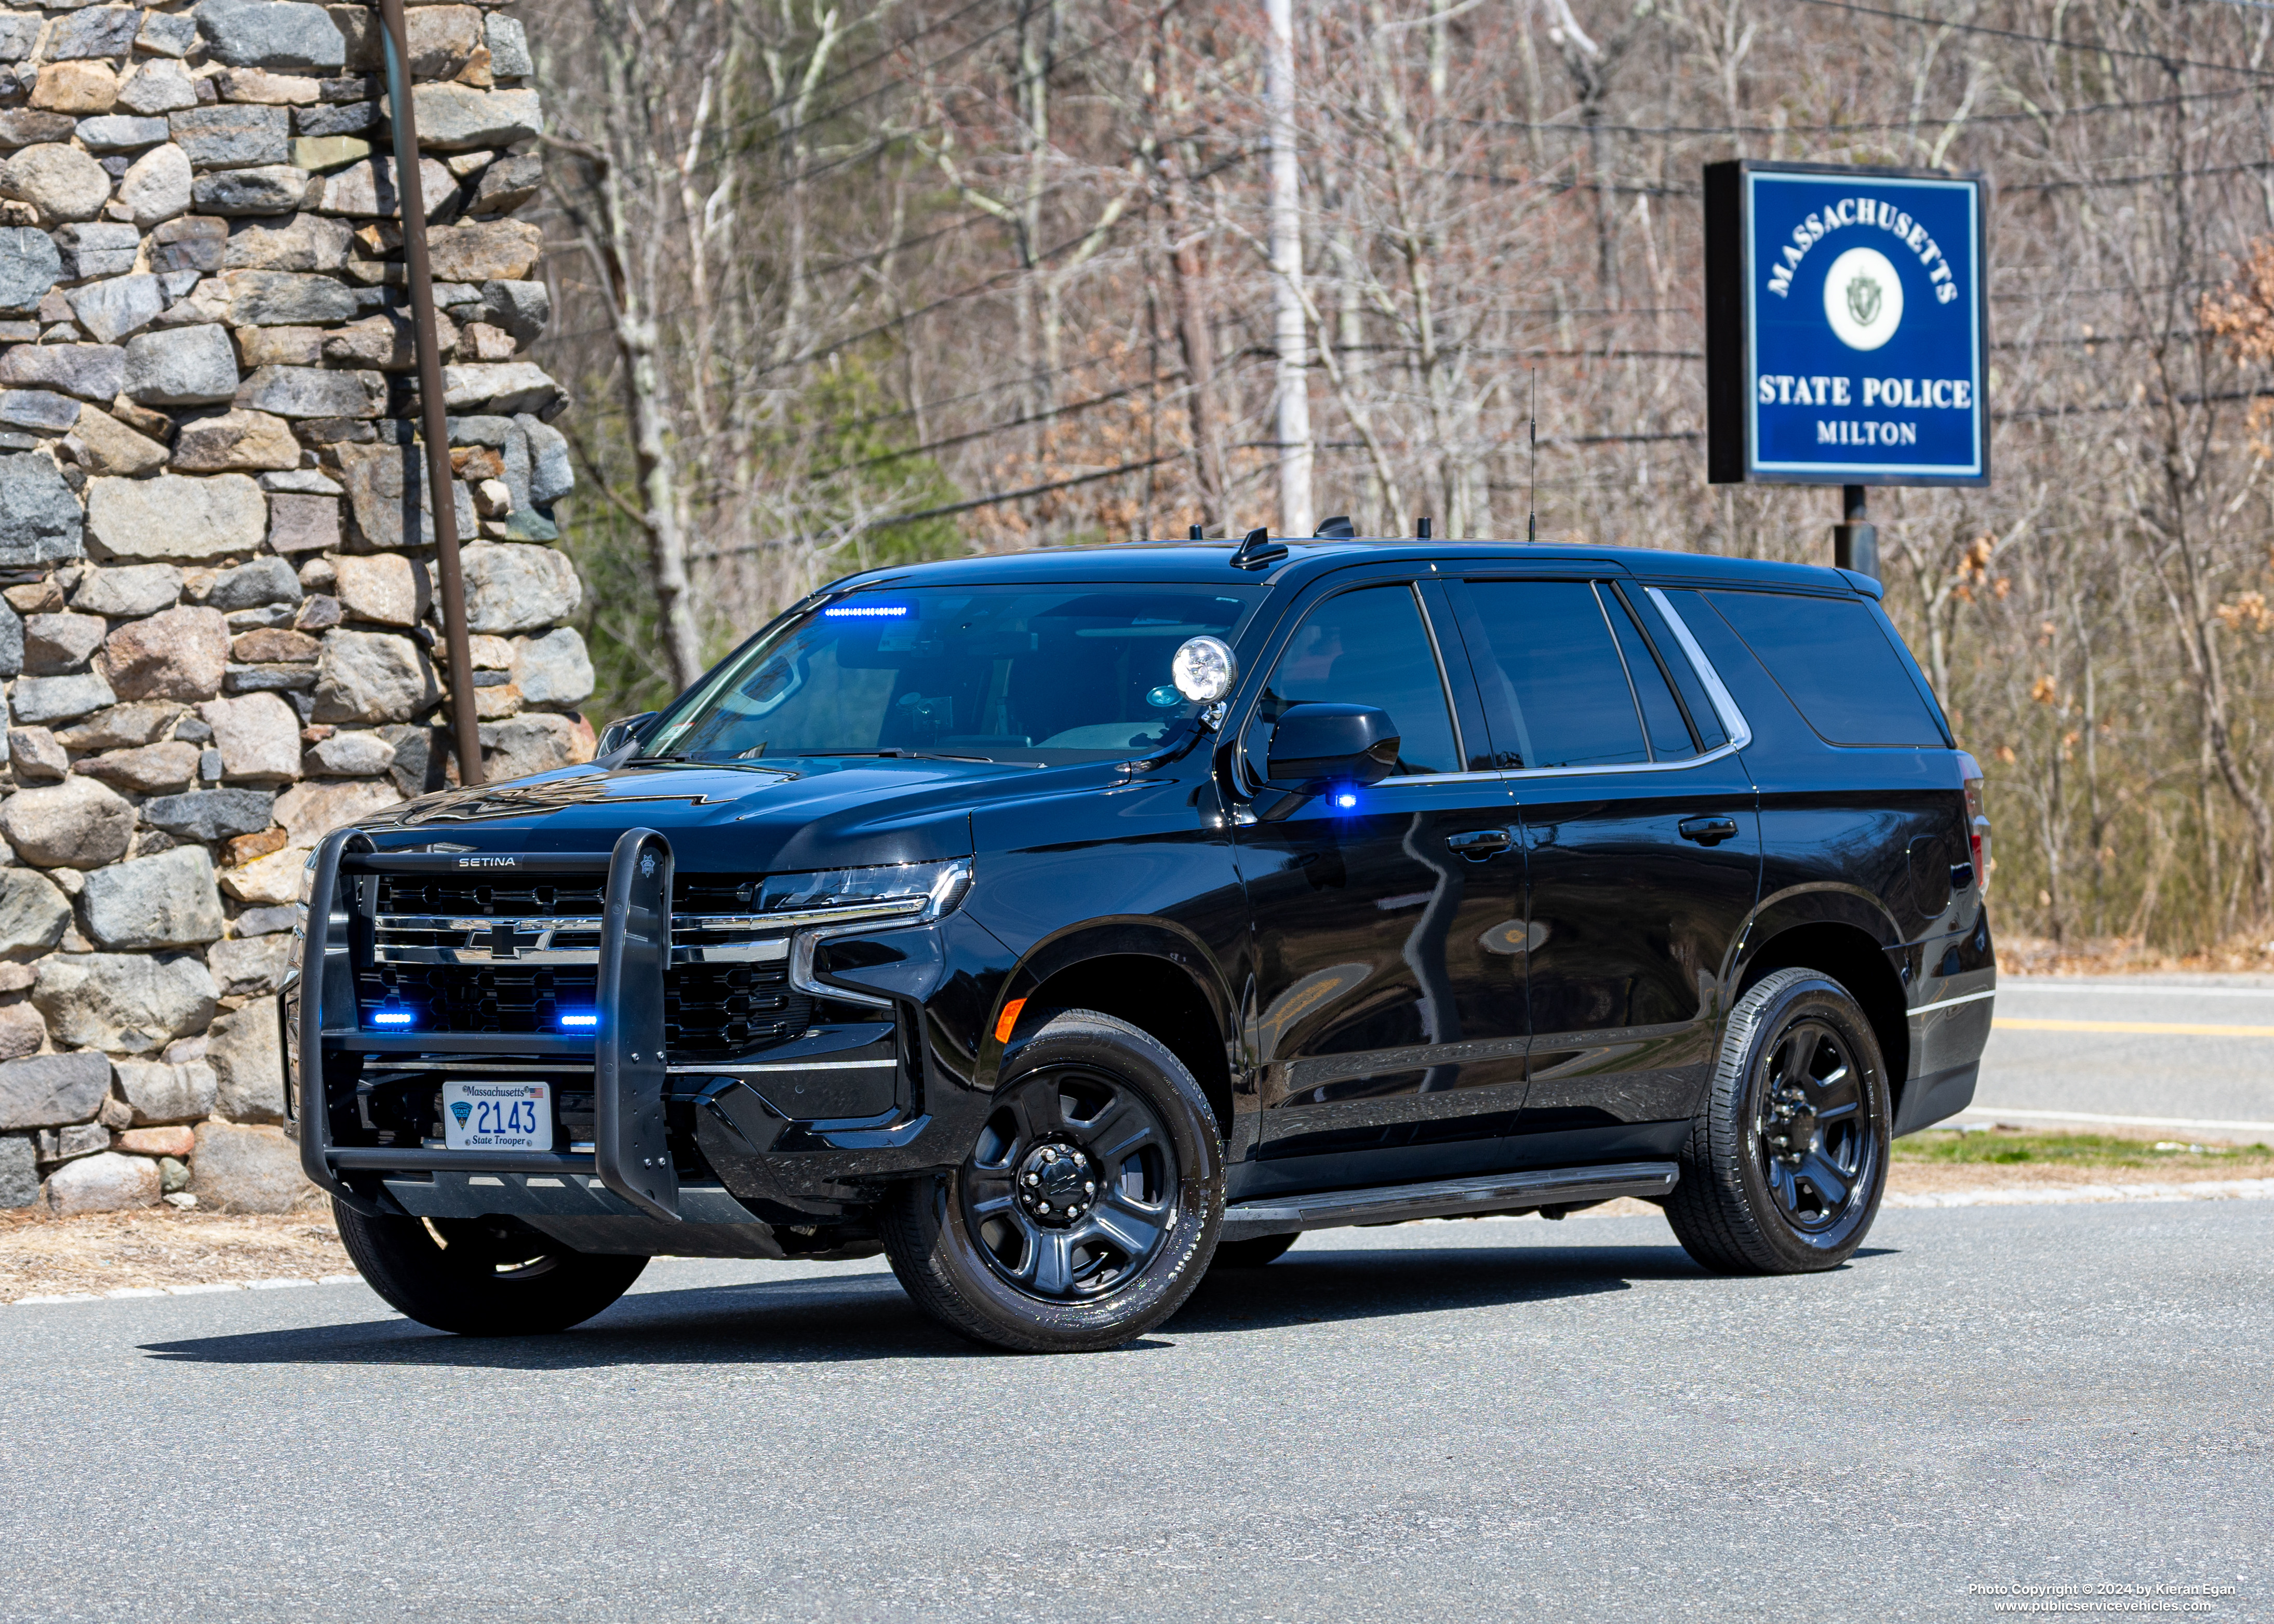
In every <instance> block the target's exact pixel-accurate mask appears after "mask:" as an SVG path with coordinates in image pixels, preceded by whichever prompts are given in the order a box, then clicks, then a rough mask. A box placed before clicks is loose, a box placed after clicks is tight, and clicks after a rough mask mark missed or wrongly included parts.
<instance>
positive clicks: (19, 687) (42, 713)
mask: <svg viewBox="0 0 2274 1624" xmlns="http://www.w3.org/2000/svg"><path fill="white" fill-rule="evenodd" d="M117 701H118V695H116V694H114V693H112V692H111V691H110V684H109V683H108V682H106V681H104V680H102V673H99V672H92V671H90V672H87V673H84V674H82V675H79V676H75V677H26V678H24V679H22V680H20V681H19V682H18V683H17V684H16V689H15V692H14V693H12V694H11V695H9V697H8V708H9V710H11V711H13V712H15V716H16V719H17V720H18V721H19V722H28V723H31V724H32V725H33V726H44V725H46V724H48V723H50V722H68V721H70V720H71V719H72V718H74V717H81V716H85V715H86V714H87V712H88V711H100V710H102V708H103V707H104V706H106V705H110V704H116V703H117Z"/></svg>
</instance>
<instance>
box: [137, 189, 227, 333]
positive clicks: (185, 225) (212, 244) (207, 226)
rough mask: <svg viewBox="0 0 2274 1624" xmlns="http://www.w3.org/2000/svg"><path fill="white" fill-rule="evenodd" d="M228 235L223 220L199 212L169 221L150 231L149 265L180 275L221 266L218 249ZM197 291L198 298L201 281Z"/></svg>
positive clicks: (201, 294)
mask: <svg viewBox="0 0 2274 1624" xmlns="http://www.w3.org/2000/svg"><path fill="white" fill-rule="evenodd" d="M228 236H229V222H227V221H226V220H208V219H207V217H206V216H205V215H203V214H188V215H184V216H183V217H182V218H181V219H178V220H169V221H168V222H165V224H163V225H162V226H159V227H157V228H155V229H153V230H152V231H151V233H150V268H151V269H152V270H154V271H162V272H168V273H173V272H180V273H183V274H187V273H188V272H191V271H200V272H203V271H217V270H219V269H221V260H222V244H223V243H224V241H225V240H226V239H227V237H228ZM197 291H198V295H199V297H203V296H204V294H205V291H206V290H205V287H204V284H202V283H200V285H199V287H198V289H197ZM215 320H220V318H219V317H216V318H215Z"/></svg>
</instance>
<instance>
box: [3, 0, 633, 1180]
mask: <svg viewBox="0 0 2274 1624" xmlns="http://www.w3.org/2000/svg"><path fill="white" fill-rule="evenodd" d="M409 19H410V21H409V33H410V49H411V56H412V64H411V66H412V70H413V72H414V74H415V75H416V77H417V78H418V79H419V80H420V81H422V82H420V83H419V84H418V86H417V87H416V90H415V92H414V94H415V95H416V98H417V103H418V109H417V110H418V127H419V134H420V138H421V141H422V145H423V147H424V148H425V151H424V153H423V154H422V157H421V165H420V173H421V177H422V180H423V184H424V185H425V202H426V205H427V207H428V210H429V213H430V220H431V242H432V250H433V268H434V276H435V280H436V282H437V283H438V287H437V289H436V297H437V299H438V302H439V304H440V306H441V310H442V319H441V323H440V325H441V328H442V342H443V343H444V344H445V346H447V347H448V361H449V365H448V367H447V369H446V384H447V387H448V394H449V401H448V404H449V409H450V410H451V412H452V413H453V414H454V415H453V417H452V429H451V446H452V449H451V458H452V462H453V463H454V465H455V466H456V469H457V470H458V474H459V478H458V480H457V482H456V483H455V484H454V485H453V487H452V490H451V492H450V497H451V500H453V501H454V503H455V504H456V510H457V515H458V529H459V534H460V536H461V538H463V541H464V543H465V544H466V545H465V551H464V562H465V577H466V583H467V595H468V612H469V619H470V621H471V628H472V630H473V632H474V633H475V635H474V638H473V650H472V656H473V658H472V665H473V667H474V669H473V670H472V671H471V673H465V675H466V679H467V680H471V682H472V683H473V684H474V687H475V692H476V697H477V700H478V704H479V708H480V714H481V716H482V718H484V721H483V742H484V747H485V754H486V756H487V757H488V768H487V771H488V775H489V777H490V778H492V779H493V780H496V779H501V778H514V777H517V776H519V775H521V774H523V773H526V772H531V771H539V770H542V769H544V768H547V767H553V766H558V765H561V764H564V763H569V762H575V761H582V760H588V759H590V757H591V749H592V734H591V728H590V727H589V726H587V724H586V723H585V721H584V718H582V717H581V716H579V715H578V714H577V712H576V706H577V705H578V703H580V702H582V701H583V700H584V698H585V697H586V695H589V694H590V693H591V687H592V676H591V665H590V664H589V663H588V662H587V660H586V658H585V655H584V643H583V642H582V640H581V639H580V638H579V637H578V635H577V634H576V632H575V631H574V630H571V629H568V628H555V622H557V621H559V620H563V619H565V618H566V617H568V616H569V614H571V613H573V612H574V611H575V609H576V605H577V599H578V587H577V583H576V575H575V572H574V571H573V570H572V569H571V568H569V563H568V560H566V559H564V558H563V557H561V554H559V553H555V552H553V550H552V549H550V548H548V547H546V546H545V545H543V544H544V543H545V542H546V541H549V540H551V539H553V536H554V534H555V531H554V529H553V522H552V517H551V508H552V505H553V502H554V501H556V500H558V499H559V498H560V497H561V496H562V495H563V494H565V493H566V492H568V490H569V485H570V483H571V474H570V470H569V455H568V447H567V445H566V443H565V442H564V441H563V440H562V439H561V435H560V434H559V433H558V432H556V431H554V430H553V429H551V428H549V427H547V426H546V418H547V417H551V416H553V415H554V414H555V413H556V412H557V411H558V410H559V409H560V407H561V404H562V401H561V393H560V391H559V390H558V389H557V388H556V387H554V385H553V380H551V379H549V378H547V377H546V374H545V373H544V372H542V371H540V370H539V369H538V367H536V366H535V365H531V363H529V362H527V361H525V360H521V359H517V358H516V357H517V356H518V355H519V353H520V352H521V350H523V349H524V348H525V347H526V346H527V345H528V344H529V343H530V342H531V341H532V340H533V339H535V338H536V337H537V335H538V333H539V331H540V330H541V329H542V327H543V326H544V324H545V321H546V316H547V314H548V312H549V310H550V303H549V300H548V299H547V297H546V289H545V285H544V283H543V282H539V281H537V280H535V279H534V277H535V266H536V261H537V257H538V245H539V237H538V231H537V229H535V228H534V227H533V226H531V225H529V224H527V223H526V222H521V221H516V220H515V219H513V218H512V214H513V211H514V210H515V209H516V207H519V206H520V205H521V204H523V203H524V202H526V201H527V200H528V199H530V197H531V195H532V193H533V192H535V190H536V188H537V185H538V177H539V166H540V159H539V157H538V153H537V150H536V141H535V139H534V138H535V136H536V134H537V131H538V105H537V93H536V92H535V91H534V90H531V89H527V88H523V87H522V80H523V78H524V77H525V76H526V75H527V74H528V73H529V72H530V71H531V69H530V61H529V54H528V48H527V42H526V41H525V39H524V37H523V32H522V28H521V25H520V24H519V23H518V22H517V21H516V20H514V19H511V18H508V17H506V16H504V15H502V14H501V12H499V11H496V10H495V9H493V8H492V7H490V6H487V5H484V4H415V3H414V4H412V6H411V8H410V13H409ZM381 65H382V64H381V56H380V34H379V14H378V11H377V10H376V9H375V8H369V9H367V8H365V6H363V5H359V4H357V5H331V6H325V5H319V4H298V3H296V0H201V3H200V4H154V5H149V6H140V5H134V4H100V3H98V4H70V3H69V0H62V3H60V4H56V5H55V6H52V7H50V8H49V9H48V10H45V11H23V10H14V11H11V10H5V9H0V199H4V201H0V587H4V597H5V605H4V606H0V678H4V679H5V681H4V688H5V693H6V702H7V707H8V728H7V735H6V762H5V763H4V766H0V838H4V842H5V844H4V846H0V865H4V866H0V1207H23V1206H28V1205H32V1204H34V1203H38V1202H42V1201H44V1202H46V1203H48V1204H49V1205H50V1206H51V1207H53V1208H54V1209H55V1210H56V1211H59V1212H70V1211H75V1210H87V1209H95V1208H106V1207H128V1206H143V1205H151V1204H154V1203H156V1202H158V1201H160V1200H161V1199H165V1200H169V1201H171V1202H173V1203H174V1204H176V1205H177V1206H186V1205H191V1204H200V1205H204V1206H207V1207H215V1206H218V1207H235V1208H249V1209H255V1210H259V1209H263V1208H268V1209H275V1208H278V1207H282V1206H286V1205H290V1203H291V1202H292V1201H294V1200H295V1199H298V1198H299V1197H300V1196H301V1195H302V1194H304V1193H305V1189H306V1186H305V1184H302V1183H301V1181H300V1180H299V1179H298V1177H297V1170H296V1169H295V1167H294V1165H293V1159H292V1156H291V1154H290V1147H287V1146H286V1145H285V1143H284V1142H283V1140H282V1136H281V1133H280V1132H279V1131H278V1130H277V1129H276V1128H275V1127H274V1126H272V1125H268V1124H275V1122H276V1121H277V1119H278V1114H279V1111H280V1109H281V1107H282V1063H281V1059H280V1055H279V1046H278V1041H277V1038H278V1027H277V1013H276V996H275V995H276V991H277V989H278V987H279V984H280V978H281V977H282V973H283V970H284V967H285V964H286V961H287V959H288V956H289V954H290V948H291V944H292V935H291V931H292V926H293V922H294V909H293V906H292V905H293V904H294V903H295V902H296V901H297V898H298V895H299V886H300V879H301V872H302V864H303V861H304V859H305V856H306V853H307V852H308V850H309V848H311V847H312V846H313V845H314V844H315V842H316V840H317V838H319V837H320V835H321V834H322V833H323V832H324V831H326V830H328V829H330V828H332V827H334V826H335V825H337V824H339V823H345V822H349V821H351V820H352V819H354V818H356V817H358V816H368V815H369V814H370V813H372V812H373V811H375V810H377V809H379V808H384V807H387V806H390V805H392V804H394V803H395V802H396V801H401V800H403V798H404V797H406V796H409V795H415V794H418V793H423V792H425V791H426V790H429V789H433V788H438V787H440V786H442V785H443V784H445V783H446V782H448V781H449V780H451V779H453V778H455V776H456V765H455V762H454V761H453V760H452V759H451V756H450V751H449V748H448V733H447V731H446V730H445V729H444V727H443V718H444V715H445V712H444V711H443V710H442V704H443V697H444V689H445V687H446V685H447V684H448V681H449V680H451V679H452V678H453V677H454V676H456V674H457V673H451V672H449V671H448V670H447V669H445V668H444V665H443V649H442V639H441V635H440V629H441V621H440V609H439V607H438V605H437V602H436V596H435V588H434V584H433V577H434V568H433V545H432V536H431V533H430V530H431V525H432V523H433V519H432V515H433V508H432V505H431V502H430V501H429V500H428V498H427V494H426V489H425V485H426V482H425V470H424V455H423V452H422V450H421V449H420V448H419V447H417V446H416V445H415V444H414V436H413V424H414V422H415V419H416V417H417V411H418V402H417V398H416V373H415V371H414V366H415V360H414V355H413V348H412V338H411V330H410V318H409V308H408V303H407V298H406V296H405V293H404V287H403V264H402V254H401V243H402V231H401V226H400V209H399V207H397V205H396V202H395V188H394V165H393V162H392V160H391V158H390V157H389V156H388V154H389V153H390V152H391V150H392V149H391V147H390V144H389V143H390V140H391V136H390V134H389V131H388V123H387V117H388V113H387V103H386V98H385V90H384V80H383V79H382V78H381V77H380V67H381Z"/></svg>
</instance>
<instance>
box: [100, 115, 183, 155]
mask: <svg viewBox="0 0 2274 1624" xmlns="http://www.w3.org/2000/svg"><path fill="white" fill-rule="evenodd" d="M172 133H173V129H172V126H170V125H169V124H167V123H166V121H165V120H164V119H162V118H141V117H136V116H135V115H134V114H132V113H105V114H104V115H103V116H102V117H100V118H82V119H80V120H79V145H80V146H82V147H86V148H87V151H89V152H93V153H129V152H140V151H141V150H142V149H143V148H144V147H155V146H156V145H157V144H158V143H159V142H161V141H162V140H164V139H167V137H168V136H169V135H171V134H172Z"/></svg>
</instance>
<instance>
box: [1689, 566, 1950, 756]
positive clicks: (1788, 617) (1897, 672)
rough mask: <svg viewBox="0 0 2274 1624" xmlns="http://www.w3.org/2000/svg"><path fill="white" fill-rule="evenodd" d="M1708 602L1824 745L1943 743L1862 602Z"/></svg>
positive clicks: (1765, 596)
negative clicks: (1774, 680) (1821, 739)
mask: <svg viewBox="0 0 2274 1624" xmlns="http://www.w3.org/2000/svg"><path fill="white" fill-rule="evenodd" d="M1704 596H1705V597H1706V600H1707V601H1708V602H1710V603H1711V604H1712V605H1713V607H1714V608H1715V609H1717V610H1719V611H1720V612H1721V618H1722V619H1723V620H1727V621H1728V623H1729V624H1730V626H1731V627H1733V628H1735V629H1736V633H1737V635H1739V636H1740V637H1742V638H1743V639H1744V640H1745V643H1746V646H1747V647H1749V648H1750V649H1751V650H1752V651H1753V657H1754V658H1756V659H1758V660H1759V661H1760V663H1761V664H1762V665H1765V666H1766V667H1767V668H1768V673H1769V674H1770V675H1771V676H1772V677H1774V678H1775V679H1776V682H1777V686H1778V687H1779V688H1782V689H1783V690H1784V692H1785V696H1786V697H1787V698H1788V699H1790V700H1791V701H1792V703H1793V705H1794V708H1795V709H1796V710H1797V711H1799V712H1800V713H1801V715H1802V716H1803V717H1804V718H1806V719H1807V721H1808V725H1809V726H1811V727H1813V728H1814V729H1815V730H1816V731H1817V733H1818V734H1820V735H1821V736H1822V737H1823V738H1824V739H1825V740H1826V742H1828V743H1832V744H1859V745H1870V744H1879V745H1923V746H1926V747H1928V748H1939V747H1940V746H1941V745H1942V744H1943V742H1944V741H1943V737H1942V729H1941V728H1940V727H1939V726H1936V724H1935V718H1934V714H1933V712H1931V711H1929V710H1928V709H1927V705H1926V701H1925V700H1924V698H1923V697H1922V696H1921V695H1920V694H1919V691H1918V685H1917V684H1916V683H1915V682H1913V681H1912V680H1911V673H1910V671H1909V668H1908V667H1907V666H1906V665H1904V664H1903V660H1902V657H1901V656H1900V655H1899V654H1897V653H1896V652H1895V650H1894V646H1893V645H1892V644H1890V643H1888V641H1887V634H1886V632H1885V631H1883V630H1881V629H1880V627H1879V618H1878V617H1877V616H1876V615H1874V614H1873V613H1871V610H1870V608H1869V607H1867V606H1866V605H1864V604H1863V603H1861V602H1860V601H1858V600H1857V599H1856V598H1804V597H1802V596H1800V595H1798V594H1796V593H1789V592H1732V591H1717V592H1707V593H1706V594H1705V595H1704Z"/></svg>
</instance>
